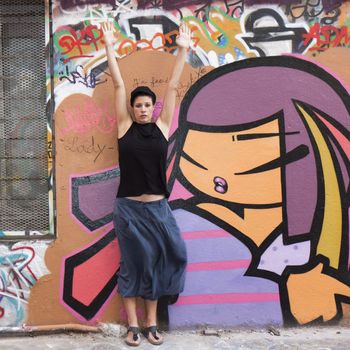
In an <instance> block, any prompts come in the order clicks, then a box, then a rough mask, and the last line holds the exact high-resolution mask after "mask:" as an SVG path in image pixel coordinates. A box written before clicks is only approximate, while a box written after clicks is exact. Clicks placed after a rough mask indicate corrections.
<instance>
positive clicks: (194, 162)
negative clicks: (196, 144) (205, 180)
mask: <svg viewBox="0 0 350 350" xmlns="http://www.w3.org/2000/svg"><path fill="white" fill-rule="evenodd" d="M181 155H182V157H183V158H185V159H186V160H188V161H189V162H190V163H192V164H194V165H195V166H197V167H199V168H202V169H204V170H208V169H207V168H206V167H205V166H203V165H202V164H199V163H198V162H197V161H195V160H194V159H193V158H191V157H190V156H189V155H188V154H187V153H185V152H182V154H181Z"/></svg>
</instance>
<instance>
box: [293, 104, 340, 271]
mask: <svg viewBox="0 0 350 350" xmlns="http://www.w3.org/2000/svg"><path fill="white" fill-rule="evenodd" d="M298 108H299V110H300V111H301V113H302V115H303V117H304V119H305V121H306V122H307V124H308V126H309V128H310V130H311V132H312V134H313V137H314V139H315V142H316V145H317V148H318V150H319V153H320V159H321V168H322V172H323V178H324V189H325V199H324V216H323V223H322V228H321V234H320V238H319V241H318V245H317V254H322V255H323V256H325V257H327V258H329V261H330V266H332V267H334V268H338V266H339V256H340V249H341V233H342V207H341V197H340V192H339V184H338V179H337V174H336V172H335V167H334V163H333V159H332V155H331V153H330V151H329V149H328V146H327V144H326V142H325V139H324V137H323V135H322V133H321V131H320V129H319V128H318V126H317V124H316V123H315V121H314V120H313V119H312V117H311V116H310V115H309V114H308V113H307V112H306V111H305V110H304V109H303V108H302V107H301V106H299V105H298Z"/></svg>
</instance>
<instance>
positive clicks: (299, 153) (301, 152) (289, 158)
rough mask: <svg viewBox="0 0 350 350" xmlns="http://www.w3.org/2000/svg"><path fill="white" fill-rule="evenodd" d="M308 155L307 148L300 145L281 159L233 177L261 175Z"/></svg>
mask: <svg viewBox="0 0 350 350" xmlns="http://www.w3.org/2000/svg"><path fill="white" fill-rule="evenodd" d="M308 154H309V147H307V146H306V145H300V146H298V147H296V148H294V149H293V150H291V151H289V152H287V153H286V154H284V155H283V156H281V157H278V158H276V159H273V160H271V161H269V162H267V163H265V164H262V165H259V166H257V167H256V168H253V169H250V170H247V171H243V172H241V173H235V175H248V174H256V173H261V172H263V171H267V170H272V169H276V168H280V167H282V166H283V165H287V164H289V163H293V162H296V161H297V160H300V159H302V158H304V157H306V156H307V155H308Z"/></svg>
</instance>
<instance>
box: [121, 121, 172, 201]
mask: <svg viewBox="0 0 350 350" xmlns="http://www.w3.org/2000/svg"><path fill="white" fill-rule="evenodd" d="M118 149H119V168H120V185H119V190H118V193H117V197H134V196H140V195H142V194H164V195H165V196H166V197H169V192H168V189H167V184H166V175H165V172H166V158H167V152H168V141H167V140H166V138H165V137H164V135H163V133H162V132H161V130H160V129H159V127H158V126H157V124H156V123H147V124H139V123H136V122H133V123H132V124H131V126H130V128H129V129H128V131H127V132H126V133H125V135H124V136H123V137H121V138H120V139H118Z"/></svg>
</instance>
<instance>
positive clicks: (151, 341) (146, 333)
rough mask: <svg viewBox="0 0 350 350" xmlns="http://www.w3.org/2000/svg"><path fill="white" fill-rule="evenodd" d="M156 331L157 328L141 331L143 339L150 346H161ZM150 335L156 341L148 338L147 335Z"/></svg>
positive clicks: (160, 340)
mask: <svg viewBox="0 0 350 350" xmlns="http://www.w3.org/2000/svg"><path fill="white" fill-rule="evenodd" d="M157 331H158V328H157V326H151V327H147V328H145V329H144V331H143V335H144V336H145V338H146V339H147V340H148V341H149V342H150V343H151V344H152V345H160V344H163V338H160V337H158V336H157ZM150 333H151V334H152V336H153V338H154V339H155V340H156V341H154V340H153V339H151V338H150V336H149V334H150Z"/></svg>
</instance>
